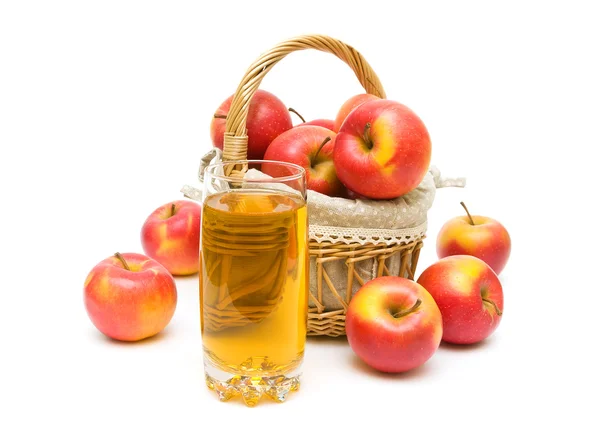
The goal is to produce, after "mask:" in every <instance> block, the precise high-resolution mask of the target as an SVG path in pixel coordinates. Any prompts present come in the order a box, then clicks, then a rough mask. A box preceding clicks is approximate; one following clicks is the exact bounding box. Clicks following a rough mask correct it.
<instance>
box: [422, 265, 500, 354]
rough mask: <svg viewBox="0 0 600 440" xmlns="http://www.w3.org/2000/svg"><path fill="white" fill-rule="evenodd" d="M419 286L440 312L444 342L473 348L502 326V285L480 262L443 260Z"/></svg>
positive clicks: (429, 269)
mask: <svg viewBox="0 0 600 440" xmlns="http://www.w3.org/2000/svg"><path fill="white" fill-rule="evenodd" d="M417 282H418V283H419V284H420V285H421V286H423V287H424V288H425V289H427V291H428V292H429V293H430V294H431V296H432V297H433V298H434V299H435V302H436V303H437V305H438V307H439V308H440V312H441V313H442V320H443V325H444V334H443V336H442V339H443V340H444V341H445V342H450V343H453V344H474V343H476V342H480V341H483V340H484V339H485V338H487V337H489V336H490V335H491V334H492V333H494V331H495V330H496V328H497V327H498V325H500V321H501V319H502V315H503V312H504V293H503V291H502V285H501V284H500V280H498V276H497V275H496V274H495V273H494V271H493V270H492V268H491V267H490V266H488V265H487V264H485V263H484V262H483V261H482V260H480V259H479V258H475V257H472V256H470V255H453V256H450V257H446V258H442V259H441V260H439V261H437V262H436V263H434V264H432V265H431V266H429V267H428V268H427V269H425V271H423V273H422V274H421V276H420V277H419V279H418V280H417Z"/></svg>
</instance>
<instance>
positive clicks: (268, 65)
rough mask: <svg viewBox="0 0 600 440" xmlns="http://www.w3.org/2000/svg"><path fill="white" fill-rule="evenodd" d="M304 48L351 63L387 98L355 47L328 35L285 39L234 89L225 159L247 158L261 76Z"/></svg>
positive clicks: (370, 89)
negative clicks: (252, 108) (249, 126)
mask: <svg viewBox="0 0 600 440" xmlns="http://www.w3.org/2000/svg"><path fill="white" fill-rule="evenodd" d="M305 49H317V50H320V51H323V52H329V53H331V54H333V55H335V56H336V57H338V58H339V59H341V60H342V61H344V62H345V63H346V64H348V66H350V68H351V69H352V70H353V71H354V73H355V74H356V77H357V78H358V80H359V81H360V83H361V85H362V86H363V87H364V89H365V90H366V91H367V93H371V94H373V95H376V96H379V97H380V98H385V92H384V90H383V86H382V85H381V82H380V81H379V78H378V77H377V74H375V72H374V71H373V69H372V68H371V66H370V65H369V63H367V60H365V59H364V58H363V56H362V55H361V54H360V53H359V52H358V51H357V50H356V49H354V48H353V47H352V46H348V45H347V44H346V43H343V42H341V41H339V40H336V39H335V38H331V37H328V36H325V35H305V36H301V37H297V38H293V39H291V40H287V41H284V42H282V43H279V44H278V45H277V46H275V47H274V48H272V49H271V50H270V51H268V52H266V53H264V54H263V55H262V56H261V57H260V58H259V59H258V60H256V61H255V62H254V63H253V64H252V65H251V66H250V68H249V69H248V70H247V71H246V74H245V75H244V78H242V81H241V82H240V85H239V86H238V88H237V90H236V91H235V94H234V95H233V101H232V102H231V108H230V109H229V112H228V114H227V122H226V124H225V137H224V143H223V160H244V159H246V157H247V149H248V136H247V135H246V118H247V117H248V107H249V106H250V100H251V99H252V96H253V95H254V92H256V90H258V88H259V86H260V82H261V81H262V79H263V78H264V77H265V75H266V74H267V73H268V72H269V70H271V69H272V68H273V66H275V64H277V62H278V61H280V60H281V59H282V58H284V57H285V56H286V55H288V54H290V53H292V52H295V51H298V50H305ZM224 171H225V174H226V175H236V174H243V173H245V171H246V170H245V169H244V168H241V167H232V166H229V167H226V168H225V170H224Z"/></svg>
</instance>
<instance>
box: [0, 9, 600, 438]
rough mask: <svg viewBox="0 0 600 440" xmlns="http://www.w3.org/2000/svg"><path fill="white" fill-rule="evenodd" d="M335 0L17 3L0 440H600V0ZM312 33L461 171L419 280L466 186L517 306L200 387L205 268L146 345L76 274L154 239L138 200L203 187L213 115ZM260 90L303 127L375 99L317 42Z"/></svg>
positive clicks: (448, 166) (5, 67)
mask: <svg viewBox="0 0 600 440" xmlns="http://www.w3.org/2000/svg"><path fill="white" fill-rule="evenodd" d="M333 3H334V2H331V3H329V2H325V1H318V2H313V1H309V0H304V1H297V2H289V3H288V2H275V1H273V2H260V1H257V0H254V1H252V2H244V3H240V4H237V3H235V2H233V1H209V2H200V1H196V2H179V1H173V2H157V1H123V0H121V1H108V0H106V1H102V2H91V1H86V2H84V1H72V2H68V1H53V2H49V1H46V2H38V3H35V2H30V1H24V0H22V1H17V0H15V1H5V2H2V3H1V6H0V151H1V159H0V179H1V182H0V183H1V185H0V188H1V191H2V211H1V215H0V224H1V227H0V231H1V234H2V239H1V241H0V251H1V254H0V255H1V258H2V266H1V267H2V269H1V271H0V274H1V275H0V277H1V278H0V279H1V282H0V295H1V296H0V315H1V317H0V330H1V331H0V335H1V336H0V337H1V338H2V339H1V341H2V345H1V346H0V359H1V360H0V371H1V375H0V384H1V388H0V400H1V403H2V407H3V409H2V412H1V416H0V419H1V421H0V438H2V439H20V438H38V439H42V438H78V439H83V438H85V439H92V438H103V439H105V438H114V439H125V438H127V439H132V438H140V439H141V438H144V439H155V438H156V439H175V438H176V439H184V438H194V439H198V438H209V435H210V436H211V438H275V437H281V438H286V437H289V436H292V437H294V438H295V437H305V438H310V437H311V436H313V437H314V438H324V437H325V436H327V437H329V438H332V437H333V438H345V437H347V436H348V435H350V434H353V433H355V434H357V435H358V436H360V437H361V438H375V437H376V436H381V437H384V436H385V437H386V438H415V436H417V435H418V436H419V437H418V438H463V439H467V438H508V437H516V438H524V437H525V436H528V437H533V438H542V436H545V435H547V434H557V435H559V436H562V437H566V436H567V435H568V436H569V437H570V438H578V439H579V438H581V439H582V438H592V437H595V438H598V437H597V436H598V432H599V428H598V427H597V424H596V422H597V420H596V419H597V408H598V393H599V391H600V389H599V386H598V385H599V383H598V374H599V373H598V371H599V370H598V367H599V365H598V363H597V362H596V361H595V360H594V357H593V356H594V355H595V354H596V353H595V351H596V350H597V348H598V339H597V337H598V307H599V301H598V294H599V293H600V291H599V289H598V279H597V273H598V268H597V261H598V260H597V249H598V245H599V244H600V243H599V240H598V233H597V231H598V217H597V216H595V215H593V212H594V209H595V207H596V204H597V200H598V192H597V189H598V184H597V178H596V170H597V165H596V160H595V158H596V157H597V151H598V148H599V147H600V142H599V140H600V136H599V133H598V132H599V129H598V127H599V121H600V111H599V108H600V105H599V102H600V101H599V99H600V86H599V80H598V78H600V69H599V68H598V55H599V48H598V42H599V41H600V33H599V31H598V23H597V14H596V13H595V12H594V9H593V8H592V4H593V2H589V3H583V2H575V1H569V2H566V1H565V2H538V3H535V2H527V1H523V2H514V3H511V2H509V1H503V2H497V4H496V6H492V5H491V3H489V2H471V3H465V2H456V1H454V2H447V3H441V2H440V3H437V4H434V3H430V2H414V1H411V2H399V1H395V2H389V5H388V4H386V3H384V2H379V1H374V0H369V1H365V2H360V3H359V2H351V1H346V2H340V4H339V5H334V4H333ZM484 3H485V5H484ZM304 33H324V34H328V35H331V36H334V37H337V38H339V39H342V40H344V41H346V42H347V43H349V44H351V45H353V46H355V47H356V48H357V49H358V50H359V51H361V53H363V54H364V55H365V57H366V58H367V59H368V61H369V62H370V63H371V64H372V66H373V67H374V69H375V70H376V72H377V73H378V74H379V75H380V78H381V81H382V83H383V84H384V86H385V88H386V91H387V94H388V96H389V97H390V98H392V99H396V100H399V101H401V102H402V103H404V104H406V105H408V106H409V107H411V108H412V109H413V110H415V111H416V112H417V114H419V115H420V116H421V118H422V119H423V120H424V121H425V123H426V125H427V127H428V128H429V131H430V134H431V137H432V140H433V149H434V153H433V161H432V163H433V164H435V165H437V166H438V167H439V168H440V169H441V170H442V171H443V172H444V173H445V174H447V175H455V176H456V175H460V176H466V177H467V178H468V187H467V188H466V189H464V190H457V189H447V190H440V191H439V192H438V195H437V199H436V202H435V205H434V207H433V209H432V210H431V211H430V227H429V237H428V239H427V240H426V246H425V248H424V251H423V253H422V257H421V261H420V263H419V268H418V272H419V273H420V272H421V271H422V270H424V269H425V268H426V267H427V266H428V265H429V264H431V263H433V262H434V261H435V246H434V244H435V236H436V234H437V231H438V230H439V228H440V226H441V225H442V224H443V222H444V221H446V220H447V219H449V218H451V217H453V216H456V215H460V214H462V212H461V208H460V206H459V201H461V200H464V201H465V202H467V203H468V205H469V206H470V208H471V211H472V212H473V213H476V214H483V215H488V216H491V217H494V218H496V219H498V220H500V221H501V222H503V223H504V224H505V226H506V227H507V228H508V230H509V231H510V233H511V236H512V239H513V254H512V256H511V260H510V262H509V264H508V266H507V268H506V270H505V271H504V273H502V276H501V280H502V283H503V285H504V290H505V301H506V306H505V314H504V317H503V320H502V323H501V325H500V327H499V328H498V330H497V332H496V333H495V334H494V335H493V336H492V337H491V338H489V340H487V341H486V342H485V343H483V344H481V345H478V346H475V347H471V348H468V347H467V348H457V347H451V346H446V345H443V346H442V347H441V348H440V349H439V350H438V352H437V353H436V354H435V356H434V357H433V358H432V359H431V360H430V361H429V362H428V363H427V364H425V366H423V367H422V368H419V369H418V370H415V371H413V372H411V373H408V374H405V375H400V376H393V375H391V376H390V375H383V374H378V373H376V372H373V371H372V370H370V369H368V368H366V367H365V366H364V365H363V364H362V363H361V362H360V361H358V360H357V358H356V357H355V356H354V355H353V354H352V352H351V350H350V348H349V347H348V346H347V343H346V342H345V341H344V340H341V339H338V340H333V339H318V340H317V339H311V340H310V341H309V343H308V346H307V351H306V363H305V376H304V381H303V385H302V389H301V391H300V392H299V393H297V394H294V395H291V397H290V399H289V401H288V402H287V403H285V404H283V405H276V404H270V403H268V402H264V403H263V404H261V405H259V406H258V407H256V408H254V409H248V408H245V407H244V406H243V405H242V404H241V403H240V402H239V401H236V402H230V403H228V404H223V403H220V402H218V401H217V399H216V397H215V396H214V395H212V394H209V391H208V390H207V389H206V387H205V385H204V382H203V373H202V360H201V340H200V334H199V313H198V292H197V290H198V283H197V279H196V277H188V278H180V279H178V280H177V287H178V290H179V303H178V307H177V311H176V314H175V316H174V318H173V320H172V322H171V324H170V325H169V326H168V327H167V329H166V330H165V331H164V332H163V333H162V334H161V335H160V336H158V337H156V338H153V339H151V340H148V341H145V342H142V343H138V344H124V343H116V342H111V341H109V340H107V339H106V338H104V337H103V336H102V335H101V334H100V333H99V332H98V331H97V330H96V329H95V328H94V327H93V326H92V324H91V322H90V321H89V319H88V317H87V315H86V313H85V310H84V307H83V301H82V287H83V281H84V279H85V277H86V275H87V273H88V271H89V270H90V269H91V268H92V267H93V266H94V265H95V264H96V263H97V262H98V261H100V260H102V259H103V258H105V257H107V256H109V255H111V254H112V253H114V252H115V251H121V252H141V245H140V241H139V231H140V228H141V225H142V223H143V221H144V220H145V218H146V216H147V215H148V214H149V213H150V212H151V211H152V210H153V209H154V208H156V207H158V206H159V205H161V204H163V203H166V202H169V201H171V200H174V199H179V198H181V197H182V196H181V194H180V193H179V189H180V187H181V186H182V185H183V184H186V183H192V184H193V183H196V174H195V173H196V169H197V165H198V161H199V159H200V157H201V155H202V154H203V153H204V152H205V151H207V150H208V148H209V145H210V138H209V131H208V126H209V123H210V118H211V115H212V113H213V111H214V110H215V109H216V107H217V106H218V105H219V104H220V102H221V101H222V100H223V99H225V97H227V96H228V95H229V94H231V93H232V92H233V90H234V89H235V87H236V86H237V83H238V81H239V80H240V78H241V77H242V75H243V73H244V71H245V69H246V67H247V66H248V65H249V64H250V63H251V62H252V61H254V59H255V58H256V57H258V55H259V54H260V53H261V52H263V51H265V50H267V49H268V48H270V47H271V46H272V45H274V44H276V43H277V42H279V41H281V40H283V39H285V38H288V37H293V36H296V35H299V34H304ZM263 87H264V88H265V89H267V90H269V91H271V92H274V93H275V94H277V95H278V96H279V97H280V98H281V99H282V100H283V101H284V102H285V103H286V104H287V105H289V106H293V107H295V108H296V109H297V110H299V111H301V112H302V113H303V114H304V115H305V117H306V118H307V119H313V118H318V117H329V118H333V117H334V116H335V113H336V111H337V109H338V107H339V106H340V104H341V103H342V102H343V101H344V100H345V99H346V98H348V97H350V96H351V95H353V94H356V93H359V92H360V91H361V89H360V86H359V84H358V82H357V81H356V79H355V78H354V77H353V74H352V72H351V71H350V69H348V68H347V67H346V66H345V65H344V64H343V63H341V62H339V61H338V60H337V59H335V58H334V57H333V56H331V55H326V54H322V53H311V52H303V53H298V54H294V55H292V56H290V57H289V58H287V59H285V60H284V62H282V63H281V64H280V65H278V66H277V67H276V68H275V69H273V70H272V71H271V72H270V74H269V75H268V77H267V79H266V80H265V81H264V83H263ZM596 212H597V210H596Z"/></svg>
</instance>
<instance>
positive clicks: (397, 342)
mask: <svg viewBox="0 0 600 440" xmlns="http://www.w3.org/2000/svg"><path fill="white" fill-rule="evenodd" d="M346 334H347V336H348V342H349V344H350V347H351V348H352V350H353V351H354V352H355V353H356V354H357V355H358V357H360V358H361V359H362V360H363V361H365V362H366V363H367V364H368V365H370V366H371V367H373V368H375V369H377V370H380V371H383V372H388V373H399V372H403V371H408V370H411V369H413V368H416V367H418V366H420V365H422V364H424V363H425V362H426V361H427V360H428V359H429V358H430V357H431V356H432V355H433V354H434V353H435V351H436V350H437V348H438V347H439V345H440V341H441V338H442V315H441V314H440V310H439V309H438V306H437V305H436V303H435V301H434V300H433V298H432V297H431V295H430V294H429V293H428V292H427V290H425V289H424V288H423V287H422V286H420V285H419V284H417V283H415V282H414V281H410V280H407V279H405V278H400V277H379V278H375V279H373V280H371V281H369V282H367V283H366V284H365V285H364V286H363V287H362V288H361V289H360V290H359V291H358V292H356V294H355V295H354V297H353V298H352V301H350V305H349V307H348V311H347V314H346Z"/></svg>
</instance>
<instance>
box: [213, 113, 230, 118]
mask: <svg viewBox="0 0 600 440" xmlns="http://www.w3.org/2000/svg"><path fill="white" fill-rule="evenodd" d="M213 118H215V119H227V115H217V114H215V115H213Z"/></svg>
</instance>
